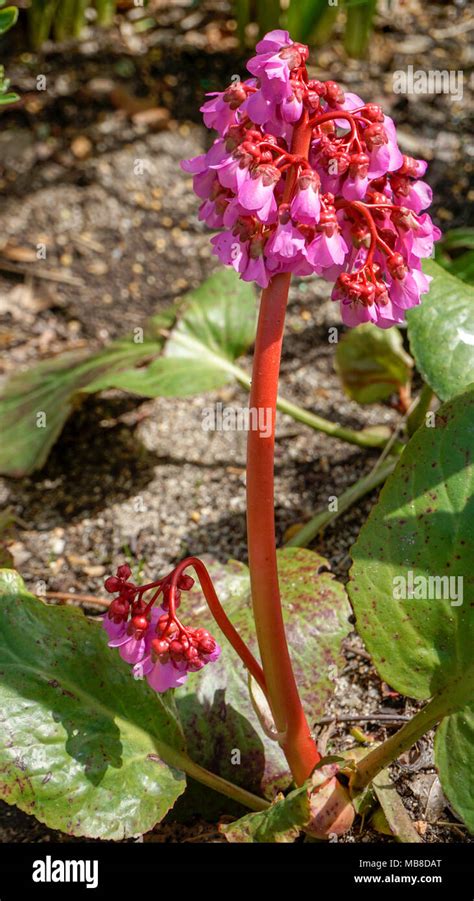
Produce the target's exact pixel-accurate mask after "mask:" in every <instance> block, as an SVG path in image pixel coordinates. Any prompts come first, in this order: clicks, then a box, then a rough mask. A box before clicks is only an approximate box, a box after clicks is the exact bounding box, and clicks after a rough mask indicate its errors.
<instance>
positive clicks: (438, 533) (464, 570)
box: [348, 386, 474, 706]
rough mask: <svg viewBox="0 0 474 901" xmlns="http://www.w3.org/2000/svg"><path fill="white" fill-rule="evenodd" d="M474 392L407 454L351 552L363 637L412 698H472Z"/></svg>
mask: <svg viewBox="0 0 474 901" xmlns="http://www.w3.org/2000/svg"><path fill="white" fill-rule="evenodd" d="M473 439H474V386H473V387H471V389H470V390H468V391H466V393H465V394H463V395H461V396H459V397H456V398H455V399H454V400H452V401H450V402H449V403H447V404H445V405H444V406H442V407H441V408H440V409H439V411H438V412H437V413H436V419H435V427H434V428H429V427H427V426H424V427H421V428H419V429H418V431H417V432H416V433H415V434H414V436H413V438H412V439H411V440H410V442H409V444H408V445H407V447H406V449H405V451H404V452H403V455H402V457H401V459H400V461H399V462H398V464H397V467H396V469H395V471H394V473H393V474H392V475H391V476H390V477H389V479H388V480H387V482H386V484H385V486H384V488H383V489H382V491H381V494H380V498H379V501H378V503H377V504H376V505H375V507H374V508H373V510H372V512H371V514H370V516H369V518H368V520H367V522H366V524H365V525H364V526H363V528H362V530H361V532H360V535H359V538H358V540H357V542H356V544H355V545H354V547H353V548H352V552H351V553H352V558H353V561H354V563H353V566H352V569H351V572H350V577H351V580H350V582H349V585H348V590H349V595H350V598H351V600H352V604H353V606H354V610H355V613H356V616H357V628H358V630H359V632H360V634H361V635H362V638H363V639H364V642H365V644H366V646H367V649H368V650H369V651H370V653H371V655H372V657H373V659H374V662H375V665H376V667H377V669H378V671H379V673H380V674H381V676H382V678H383V679H384V680H385V681H386V682H388V683H389V685H392V686H393V687H394V688H395V689H396V690H397V691H399V692H401V693H402V694H405V695H408V696H409V697H415V698H420V699H425V698H429V697H431V696H432V695H434V694H437V693H438V692H440V691H441V690H443V689H446V690H447V697H449V695H451V696H452V697H454V694H455V695H456V704H457V706H462V704H463V703H465V700H466V699H469V698H470V697H471V696H473V695H474V665H473V662H472V645H473V641H474V606H473V601H474V557H473V554H472V545H473V541H474V493H473V488H474V471H473V466H472V455H473V448H474V440H473Z"/></svg>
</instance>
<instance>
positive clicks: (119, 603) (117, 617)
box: [107, 597, 130, 624]
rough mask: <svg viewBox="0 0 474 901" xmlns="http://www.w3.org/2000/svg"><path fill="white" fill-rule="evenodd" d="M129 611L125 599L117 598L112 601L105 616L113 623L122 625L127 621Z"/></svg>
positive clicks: (128, 605)
mask: <svg viewBox="0 0 474 901" xmlns="http://www.w3.org/2000/svg"><path fill="white" fill-rule="evenodd" d="M129 611H130V604H129V602H128V601H127V600H126V599H125V598H122V597H118V598H115V600H113V601H112V603H111V605H110V607H109V609H108V611H107V615H108V617H109V619H111V620H112V622H114V623H117V624H118V623H124V622H125V621H126V620H127V619H128V614H129Z"/></svg>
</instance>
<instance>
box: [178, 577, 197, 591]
mask: <svg viewBox="0 0 474 901" xmlns="http://www.w3.org/2000/svg"><path fill="white" fill-rule="evenodd" d="M193 585H194V579H193V578H192V576H188V575H187V574H186V573H183V574H182V575H181V576H180V577H179V579H178V588H181V589H182V591H189V590H190V589H191V588H192V587H193Z"/></svg>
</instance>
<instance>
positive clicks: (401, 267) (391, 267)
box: [387, 253, 408, 279]
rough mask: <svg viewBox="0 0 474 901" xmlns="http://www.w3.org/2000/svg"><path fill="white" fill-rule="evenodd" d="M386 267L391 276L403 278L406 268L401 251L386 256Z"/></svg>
mask: <svg viewBox="0 0 474 901" xmlns="http://www.w3.org/2000/svg"><path fill="white" fill-rule="evenodd" d="M387 269H388V271H389V272H390V275H391V276H392V277H393V278H399V279H402V278H405V276H406V274H407V272H408V269H407V266H406V264H405V260H404V259H403V257H402V255H401V253H393V254H392V256H391V257H388V258H387Z"/></svg>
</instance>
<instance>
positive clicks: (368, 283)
mask: <svg viewBox="0 0 474 901" xmlns="http://www.w3.org/2000/svg"><path fill="white" fill-rule="evenodd" d="M256 49H257V55H256V56H254V57H253V59H251V60H250V61H249V63H248V66H247V68H248V70H249V72H250V73H251V76H252V77H251V78H248V79H246V80H245V81H242V82H241V81H234V82H233V83H232V84H231V85H230V86H229V87H228V88H227V90H226V91H224V92H221V93H215V94H212V95H211V97H212V99H210V100H208V101H207V102H206V103H205V104H204V106H203V107H201V110H202V112H203V116H204V122H205V125H206V126H207V127H208V128H212V129H215V130H216V131H217V132H218V137H217V138H216V140H215V141H214V143H213V144H212V146H211V147H210V149H209V150H208V151H207V153H204V154H201V155H200V156H197V157H195V158H194V159H191V160H187V161H184V162H183V163H182V168H183V169H184V170H185V171H186V172H189V173H192V175H193V186H194V190H195V192H196V194H197V195H198V196H199V197H200V198H201V200H202V204H201V206H200V209H199V218H200V219H201V220H203V221H204V222H206V223H207V225H208V226H209V227H210V228H212V229H215V230H217V231H218V234H216V235H215V236H214V237H213V238H212V239H211V243H212V245H213V250H214V253H215V254H216V255H217V256H218V258H219V259H220V260H221V262H223V263H224V264H226V265H229V266H233V268H234V269H235V270H236V271H237V272H238V273H239V274H240V276H241V278H243V279H244V280H245V281H255V282H256V283H257V284H258V285H260V286H261V287H262V288H265V287H266V286H267V285H268V283H269V281H270V279H271V278H272V276H274V275H276V274H278V273H282V272H292V273H295V274H296V275H299V276H304V275H310V274H313V273H316V274H318V275H321V276H323V277H324V278H326V279H328V280H329V281H333V282H335V286H334V290H333V295H332V296H333V299H334V300H338V301H340V304H341V313H342V318H343V321H344V322H345V323H346V324H347V325H351V326H352V325H357V324H358V323H360V322H368V321H371V322H375V323H376V324H377V325H379V326H381V327H383V328H386V327H388V326H391V325H393V324H394V323H397V322H401V321H402V320H403V318H404V314H405V310H406V309H407V308H408V307H412V306H414V305H415V304H417V303H419V300H420V295H421V294H423V293H424V292H426V291H427V290H428V286H429V278H428V277H427V276H425V275H424V274H423V272H422V270H421V259H422V258H423V257H427V256H430V255H431V253H432V249H433V242H434V241H435V240H437V239H438V238H439V237H440V231H439V229H438V228H437V227H436V226H435V225H433V222H432V221H431V218H430V216H429V215H428V213H426V212H422V211H423V210H425V209H426V207H428V206H429V204H430V203H431V198H432V193H431V189H430V187H429V185H428V184H426V182H424V181H420V177H421V176H423V175H424V173H425V171H426V166H427V164H426V163H425V162H423V161H420V160H415V159H412V158H411V157H407V156H403V155H402V153H401V152H400V150H399V148H398V144H397V136H396V130H395V125H394V123H393V121H392V119H390V118H389V117H388V116H385V115H384V113H383V112H382V110H381V108H380V107H379V106H378V105H376V104H374V103H364V101H363V100H361V98H360V97H358V96H357V95H356V94H348V93H346V94H344V92H343V91H342V89H341V88H340V86H339V85H338V84H336V83H335V82H334V81H326V82H320V81H315V80H310V79H309V77H308V73H307V69H306V60H307V57H308V48H307V47H306V46H304V45H302V44H297V43H295V42H293V41H292V40H291V38H290V36H289V34H288V32H286V31H282V30H276V31H272V32H270V33H269V34H267V35H265V37H264V39H263V40H262V41H260V42H259V43H258V44H257V48H256Z"/></svg>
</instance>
